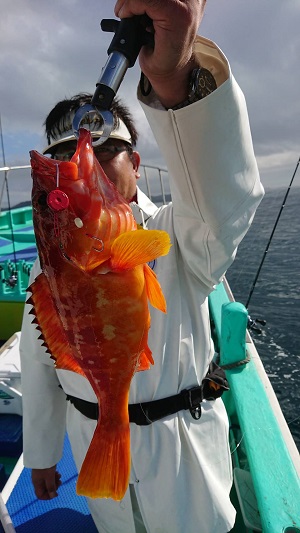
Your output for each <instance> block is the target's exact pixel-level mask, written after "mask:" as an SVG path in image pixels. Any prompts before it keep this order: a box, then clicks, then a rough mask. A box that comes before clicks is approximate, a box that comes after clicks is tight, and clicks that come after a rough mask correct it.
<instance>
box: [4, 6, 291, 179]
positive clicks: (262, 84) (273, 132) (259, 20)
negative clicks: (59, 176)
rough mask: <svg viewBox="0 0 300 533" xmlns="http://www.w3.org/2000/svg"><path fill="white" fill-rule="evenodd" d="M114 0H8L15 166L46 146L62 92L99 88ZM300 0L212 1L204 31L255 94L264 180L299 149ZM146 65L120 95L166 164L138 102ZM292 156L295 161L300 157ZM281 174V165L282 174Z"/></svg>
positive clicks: (253, 112)
mask: <svg viewBox="0 0 300 533" xmlns="http://www.w3.org/2000/svg"><path fill="white" fill-rule="evenodd" d="M114 5H115V2H114V1H113V0H106V1H105V2H101V1H99V0H87V1H86V2H82V1H81V0H52V1H51V3H49V2H44V1H42V0H14V1H13V2H12V1H11V0H2V10H1V20H0V47H1V51H2V53H1V56H0V77H1V86H0V113H1V119H2V128H3V132H4V141H5V153H6V159H7V162H8V164H13V163H17V162H18V163H20V162H21V163H22V162H24V161H25V160H28V151H29V150H30V149H32V148H36V149H39V150H40V149H42V147H43V145H44V142H45V141H44V137H43V128H42V124H43V121H44V119H45V116H46V114H47V113H48V111H49V110H50V109H51V107H52V106H53V105H54V104H55V103H56V102H57V101H58V100H60V99H61V98H63V97H65V96H72V95H73V94H75V93H77V92H79V91H82V90H83V91H90V92H94V89H95V84H96V81H97V79H98V77H99V75H100V72H101V68H102V66H103V65H104V63H105V61H106V58H107V48H108V46H109V44H110V42H111V39H112V35H111V34H106V33H104V32H102V31H101V29H100V21H101V19H102V18H115V17H114V12H113V8H114ZM299 17H300V4H299V3H298V2H296V1H295V0H284V2H283V1H282V0H272V2H270V0H251V2H249V0H226V1H225V0H210V1H209V2H208V3H207V9H206V14H205V17H204V21H203V24H202V27H201V33H202V34H203V35H205V36H207V37H209V38H211V39H212V40H215V41H216V42H217V43H218V44H219V46H220V47H221V48H222V50H223V51H224V53H225V55H226V56H227V57H228V58H229V60H230V64H231V68H232V71H233V74H234V76H235V77H236V79H237V81H238V82H239V84H240V85H241V87H242V89H243V91H244V93H245V96H246V100H247V105H248V110H249V116H250V123H251V129H252V134H253V141H254V147H255V152H256V154H257V158H258V164H259V167H260V169H261V172H262V176H263V179H265V180H268V182H270V184H273V183H274V180H273V178H272V171H274V172H275V170H276V175H277V179H276V180H275V182H276V184H278V183H279V182H280V179H281V181H282V182H283V181H284V180H283V178H280V175H281V170H282V171H284V170H285V169H286V168H287V167H286V166H287V165H288V163H289V161H290V167H291V168H292V167H293V165H294V164H295V163H296V160H297V153H298V150H299V114H300V103H299V97H298V87H299V77H300V71H299V57H300V34H299V31H298V21H299ZM138 79H139V69H138V66H135V67H134V68H132V69H129V71H128V73H126V76H125V78H124V82H123V83H122V85H121V88H120V95H121V96H122V98H123V99H124V100H125V101H126V103H127V104H128V105H129V107H130V108H131V110H132V112H133V114H134V116H135V117H136V120H137V123H138V129H139V131H140V141H139V150H140V151H141V155H142V159H143V161H144V162H147V163H154V162H155V164H161V165H162V166H164V162H163V160H162V158H161V155H160V152H159V149H158V148H157V146H156V143H155V140H154V138H153V135H152V132H151V131H150V128H149V126H148V124H147V122H146V120H145V118H144V116H143V112H142V110H141V108H140V107H139V105H138V103H137V100H136V86H137V83H138ZM292 160H293V161H292ZM282 173H283V172H282Z"/></svg>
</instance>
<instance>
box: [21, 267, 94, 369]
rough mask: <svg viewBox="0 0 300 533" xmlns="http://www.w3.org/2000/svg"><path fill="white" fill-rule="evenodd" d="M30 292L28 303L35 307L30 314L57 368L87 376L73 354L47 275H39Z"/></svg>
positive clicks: (29, 289)
mask: <svg viewBox="0 0 300 533" xmlns="http://www.w3.org/2000/svg"><path fill="white" fill-rule="evenodd" d="M28 291H30V292H31V293H32V295H31V296H30V298H29V299H28V300H27V303H28V304H31V305H32V306H33V308H32V310H31V311H30V314H32V315H34V316H35V318H34V320H33V322H35V323H36V324H37V326H36V327H37V329H39V330H40V331H41V333H42V334H41V335H40V337H39V338H40V339H41V340H43V341H44V343H43V346H45V347H46V348H47V349H48V351H49V352H50V354H51V357H52V359H54V360H55V366H56V367H57V368H61V369H63V370H72V371H73V372H76V373H77V374H81V375H82V376H85V373H84V372H83V370H82V368H81V367H80V366H79V365H78V363H77V361H76V359H75V358H74V356H73V354H72V350H71V348H70V346H69V343H68V340H67V337H66V333H65V331H64V329H63V327H62V324H61V321H60V318H59V316H58V313H57V310H56V308H55V305H54V302H53V299H52V296H51V292H50V288H49V284H48V281H47V278H46V276H45V274H39V276H38V277H37V278H36V280H35V281H34V282H33V283H32V285H31V286H30V287H29V288H28Z"/></svg>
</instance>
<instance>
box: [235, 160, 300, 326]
mask: <svg viewBox="0 0 300 533" xmlns="http://www.w3.org/2000/svg"><path fill="white" fill-rule="evenodd" d="M299 164H300V157H299V159H298V162H297V164H296V167H295V170H294V172H293V175H292V178H291V181H290V183H289V186H288V188H287V191H286V193H285V196H284V199H283V202H282V205H281V207H280V209H279V213H278V215H277V218H276V221H275V224H274V226H273V229H272V232H271V235H270V238H269V240H268V243H267V246H266V248H265V251H264V253H263V257H262V260H261V262H260V265H259V267H258V270H257V272H256V276H255V278H254V281H253V283H252V287H251V289H250V293H249V296H248V299H247V302H246V304H245V307H246V309H248V306H249V303H250V300H251V298H252V295H253V292H254V289H255V286H256V283H257V280H258V278H259V275H260V271H261V269H262V267H263V264H264V262H265V259H266V257H267V253H268V251H269V248H270V245H271V242H272V239H273V236H274V233H275V230H276V228H277V225H278V222H279V219H280V217H281V214H282V211H283V209H284V207H285V204H286V200H287V197H288V195H289V192H290V190H291V187H292V184H293V181H294V179H295V176H296V174H297V170H298V167H299ZM257 322H258V323H259V324H262V325H265V324H266V322H265V320H259V319H255V320H253V319H252V318H251V317H250V316H249V329H254V330H256V331H257V332H261V330H259V328H256V323H257Z"/></svg>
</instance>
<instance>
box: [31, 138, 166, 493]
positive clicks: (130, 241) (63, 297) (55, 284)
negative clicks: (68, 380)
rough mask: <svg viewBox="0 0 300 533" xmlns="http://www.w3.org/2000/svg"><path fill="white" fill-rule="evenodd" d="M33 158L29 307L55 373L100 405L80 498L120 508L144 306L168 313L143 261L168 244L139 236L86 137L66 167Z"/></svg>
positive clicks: (146, 320)
mask: <svg viewBox="0 0 300 533" xmlns="http://www.w3.org/2000/svg"><path fill="white" fill-rule="evenodd" d="M30 155H31V165H32V179H33V186H32V206H33V220H34V229H35V236H36V241H37V248H38V252H39V258H40V263H41V269H42V273H41V274H40V275H39V276H38V277H37V278H36V279H35V281H34V282H33V284H32V285H31V286H30V288H29V290H30V291H31V297H30V298H29V300H28V302H29V303H31V304H32V306H33V311H32V312H33V314H34V322H36V323H37V327H38V329H40V330H41V332H42V339H43V341H44V346H45V347H46V348H47V350H48V351H49V353H50V354H51V357H52V358H53V359H54V361H55V365H56V367H57V368H61V369H67V370H71V371H73V372H77V373H79V374H81V375H83V376H84V377H85V378H86V379H88V380H89V382H90V384H91V386H92V388H93V390H94V392H95V394H96V396H97V400H98V404H99V412H100V416H99V420H98V422H97V426H96V429H95V432H94V435H93V439H92V441H91V444H90V446H89V448H88V451H87V454H86V457H85V459H84V462H83V464H82V467H81V469H80V472H79V476H78V481H77V492H78V493H79V494H83V495H85V496H89V497H91V498H98V497H103V498H113V499H115V500H120V499H122V498H123V496H124V494H125V492H126V490H127V487H128V482H129V474H130V430H129V419H128V395H129V388H130V383H131V379H132V377H133V375H134V373H135V372H136V371H139V370H146V369H149V368H150V364H153V359H152V355H151V351H150V349H149V347H148V342H147V338H148V331H149V327H150V313H149V308H148V302H149V301H150V303H151V304H152V305H153V306H154V307H156V308H158V309H160V310H161V311H163V312H166V304H165V300H164V296H163V294H162V291H161V288H160V285H159V283H158V281H157V279H156V276H155V274H154V273H153V272H152V271H151V270H150V268H149V267H148V265H147V262H149V261H152V260H154V259H156V258H157V257H159V256H162V255H166V254H167V253H168V251H169V249H170V239H169V236H168V234H167V233H166V232H163V231H157V230H149V231H148V230H147V231H136V229H137V226H136V222H135V220H134V217H133V215H132V211H131V208H130V206H129V204H128V202H126V200H124V199H123V198H122V196H121V195H120V194H119V193H118V191H117V189H116V187H115V186H114V185H113V184H112V183H111V182H110V181H109V179H108V178H107V176H106V175H105V173H104V171H103V169H102V167H101V165H100V164H99V162H98V161H97V159H96V157H95V155H94V152H93V148H92V144H91V136H90V133H89V132H88V131H86V130H85V129H83V128H82V129H81V130H80V134H79V140H78V143H77V150H76V153H75V154H74V156H73V158H72V159H71V161H70V162H63V161H54V160H51V159H49V158H47V157H44V156H42V155H41V154H39V153H37V152H36V151H32V152H31V153H30ZM53 191H54V193H53ZM53 194H55V195H56V197H55V198H56V200H55V202H56V203H54V207H53V201H52V200H53ZM51 195H52V196H51ZM63 195H66V196H67V199H68V205H67V206H66V205H65V204H64V202H65V196H63ZM51 198H52V200H51ZM57 198H58V200H59V202H62V203H63V205H61V204H60V205H59V209H57V201H58V200H57ZM78 396H79V397H80V391H78Z"/></svg>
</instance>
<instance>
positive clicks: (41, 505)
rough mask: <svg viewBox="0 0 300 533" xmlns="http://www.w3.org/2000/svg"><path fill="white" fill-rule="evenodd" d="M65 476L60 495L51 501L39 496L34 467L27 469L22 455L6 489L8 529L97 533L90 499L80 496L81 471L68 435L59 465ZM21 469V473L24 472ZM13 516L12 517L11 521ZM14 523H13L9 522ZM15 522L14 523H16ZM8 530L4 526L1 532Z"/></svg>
mask: <svg viewBox="0 0 300 533" xmlns="http://www.w3.org/2000/svg"><path fill="white" fill-rule="evenodd" d="M58 470H59V471H60V473H61V475H62V482H63V484H62V486H61V487H60V489H59V496H58V497H57V498H54V499H53V500H50V501H40V500H38V499H37V498H36V496H35V494H34V492H33V487H32V484H31V479H30V470H29V469H27V468H23V465H22V457H21V458H20V460H19V462H18V463H17V465H16V467H15V470H14V472H13V474H12V476H11V477H10V480H9V483H8V484H7V485H6V486H5V488H4V490H3V492H2V498H3V502H4V504H5V505H6V508H7V511H8V514H9V517H10V518H8V520H7V525H6V528H7V531H9V532H11V533H13V532H14V531H15V532H16V533H41V531H42V532H43V533H53V532H57V531H63V532H64V533H82V532H83V531H84V532H85V533H97V529H96V527H95V525H94V522H93V520H92V518H91V516H90V514H89V510H88V507H87V503H86V499H85V498H84V497H83V496H77V495H76V488H75V485H76V480H77V470H76V467H75V464H74V461H73V458H72V453H71V448H70V444H69V440H68V438H67V437H66V440H65V447H64V454H63V459H62V460H61V462H60V463H59V465H58ZM20 471H21V473H20ZM10 519H11V520H10ZM9 522H10V523H9ZM12 524H13V525H12ZM5 531H6V530H5V529H3V527H1V523H0V533H4V532H5Z"/></svg>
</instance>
